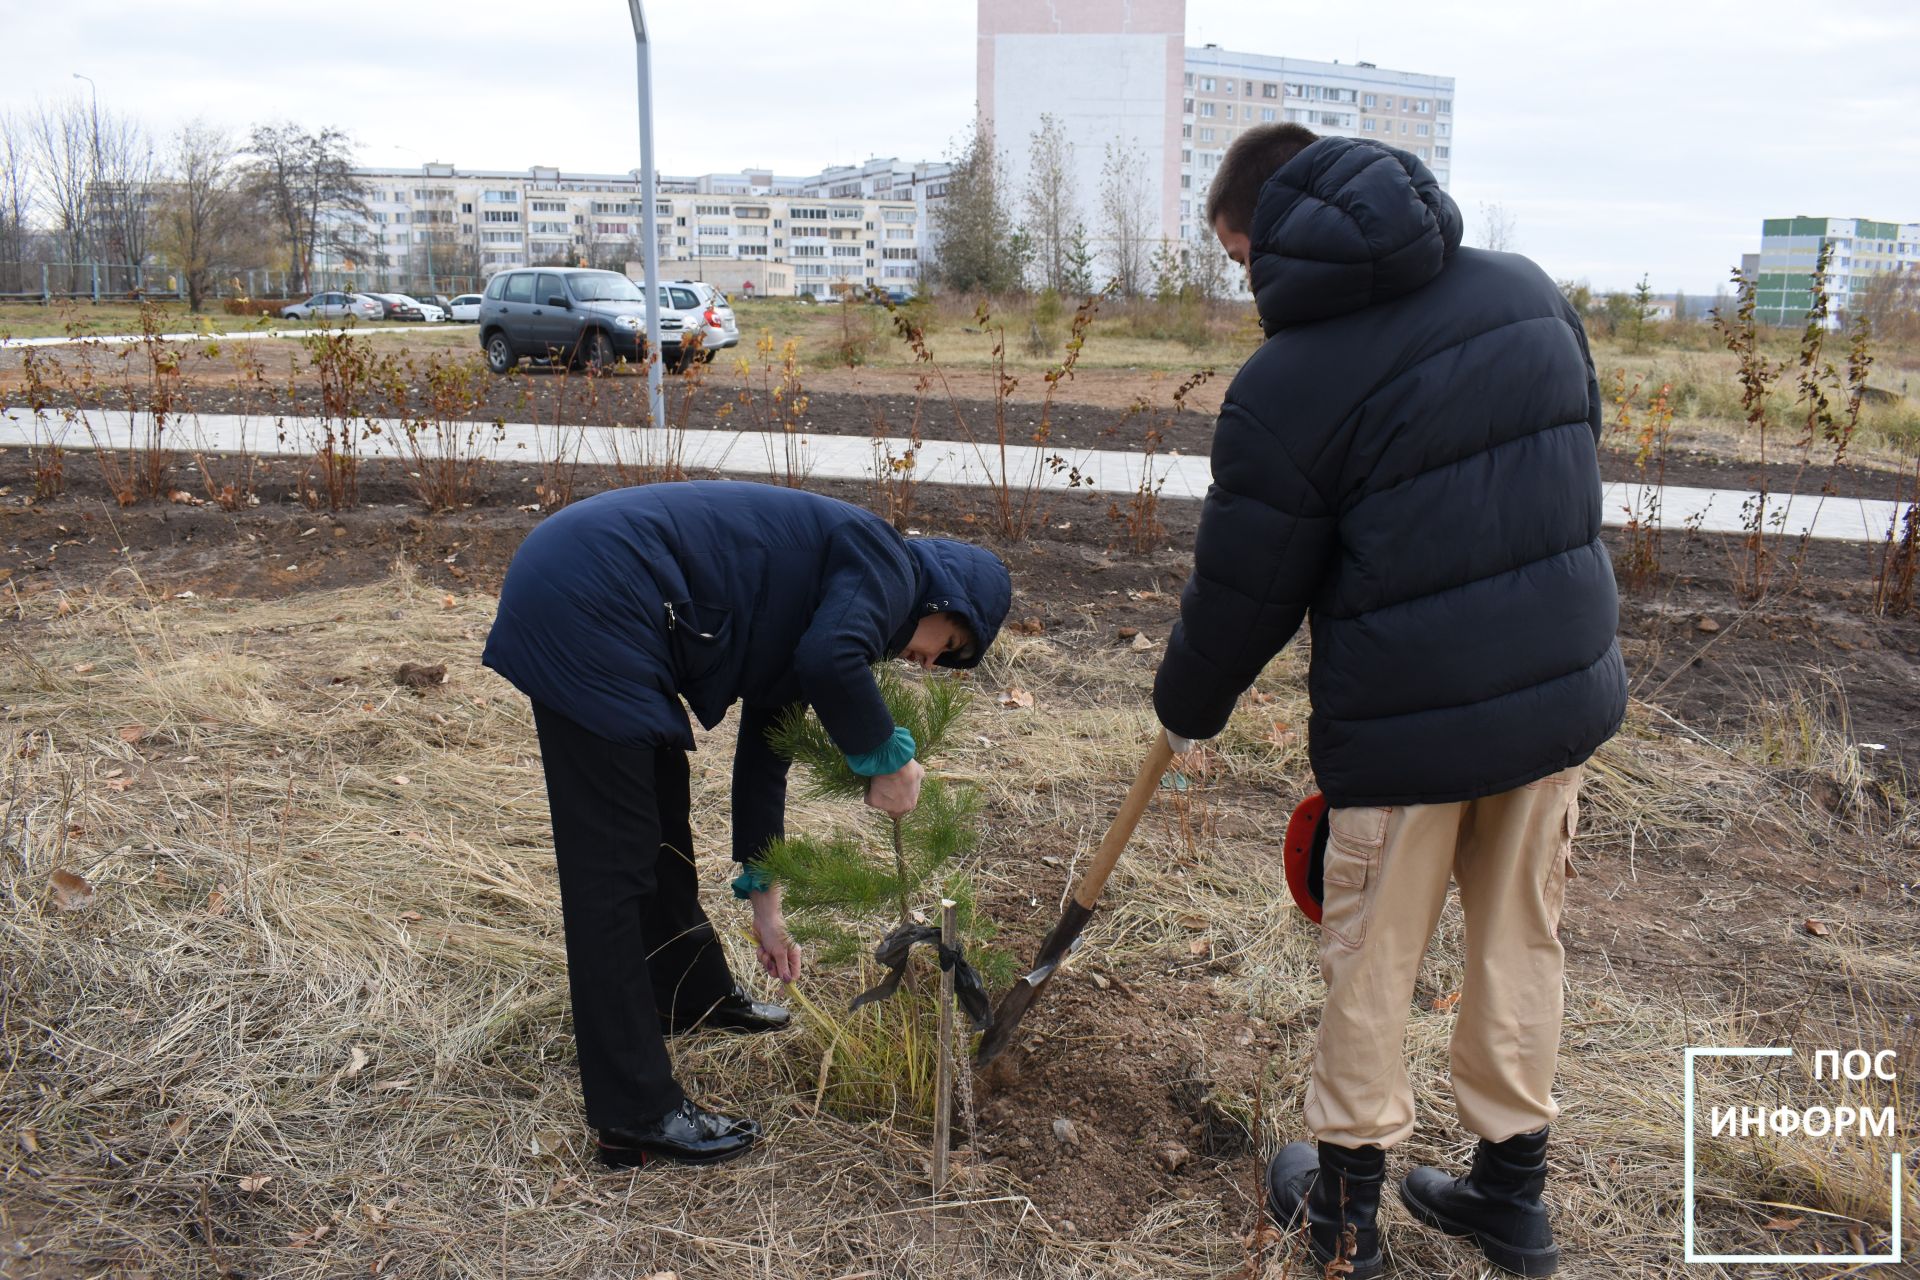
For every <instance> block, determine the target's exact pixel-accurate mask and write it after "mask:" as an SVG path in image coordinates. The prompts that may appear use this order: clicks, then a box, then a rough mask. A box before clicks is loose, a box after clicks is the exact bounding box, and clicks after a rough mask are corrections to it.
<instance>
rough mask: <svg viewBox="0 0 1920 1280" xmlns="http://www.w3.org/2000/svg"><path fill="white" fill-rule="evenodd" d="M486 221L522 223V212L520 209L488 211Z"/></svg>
mask: <svg viewBox="0 0 1920 1280" xmlns="http://www.w3.org/2000/svg"><path fill="white" fill-rule="evenodd" d="M486 220H487V221H488V222H518V221H520V211H519V210H518V209H489V210H487V214H486Z"/></svg>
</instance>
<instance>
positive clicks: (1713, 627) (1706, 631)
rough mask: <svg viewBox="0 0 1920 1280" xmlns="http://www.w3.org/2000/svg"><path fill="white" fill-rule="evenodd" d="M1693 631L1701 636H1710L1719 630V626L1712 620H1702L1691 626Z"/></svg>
mask: <svg viewBox="0 0 1920 1280" xmlns="http://www.w3.org/2000/svg"><path fill="white" fill-rule="evenodd" d="M1693 629H1694V630H1695V631H1698V632H1699V633H1700V634H1701V635H1703V636H1710V635H1712V634H1713V633H1714V632H1716V631H1718V630H1719V629H1720V624H1719V623H1717V622H1715V621H1714V620H1713V619H1712V618H1702V619H1700V621H1698V622H1696V623H1694V624H1693Z"/></svg>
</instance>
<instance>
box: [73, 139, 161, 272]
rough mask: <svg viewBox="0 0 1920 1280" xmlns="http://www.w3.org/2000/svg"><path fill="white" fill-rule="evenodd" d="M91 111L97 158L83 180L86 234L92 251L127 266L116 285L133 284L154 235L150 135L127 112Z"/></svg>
mask: <svg viewBox="0 0 1920 1280" xmlns="http://www.w3.org/2000/svg"><path fill="white" fill-rule="evenodd" d="M92 115H93V122H92V124H93V135H94V139H95V141H94V147H95V153H96V156H97V162H96V166H95V172H94V176H93V180H92V181H91V182H89V183H88V184H87V222H88V234H89V238H90V239H91V240H92V242H93V246H94V253H95V255H96V256H97V257H99V258H102V259H104V260H105V261H107V262H109V263H114V264H116V265H117V264H123V263H124V264H125V265H126V266H127V267H128V268H130V269H131V274H130V278H127V279H125V280H122V281H120V282H118V286H117V288H118V289H131V288H137V287H138V285H139V281H140V274H141V272H140V269H141V268H142V267H144V266H145V265H146V261H147V258H148V256H149V255H150V253H151V242H152V239H153V218H152V210H151V201H152V200H153V198H154V195H155V192H154V186H153V172H154V155H153V140H152V139H151V138H149V137H148V136H147V132H146V130H145V129H143V128H142V127H141V126H140V123H139V121H137V120H134V119H132V118H131V117H129V116H122V115H117V114H115V113H114V112H112V111H100V110H99V109H98V108H97V107H96V108H94V110H93V112H92ZM116 291H117V290H116Z"/></svg>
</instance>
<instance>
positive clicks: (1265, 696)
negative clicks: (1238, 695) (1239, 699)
mask: <svg viewBox="0 0 1920 1280" xmlns="http://www.w3.org/2000/svg"><path fill="white" fill-rule="evenodd" d="M1247 701H1248V702H1251V703H1252V704H1253V705H1254V706H1256V707H1264V706H1266V705H1267V704H1268V703H1269V702H1272V701H1274V696H1273V695H1272V694H1270V693H1266V692H1264V691H1262V690H1260V689H1249V690H1247Z"/></svg>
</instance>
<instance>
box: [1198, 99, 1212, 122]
mask: <svg viewBox="0 0 1920 1280" xmlns="http://www.w3.org/2000/svg"><path fill="white" fill-rule="evenodd" d="M1200 118H1201V119H1202V120H1211V119H1213V104H1212V103H1211V102H1203V103H1201V104H1200Z"/></svg>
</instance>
